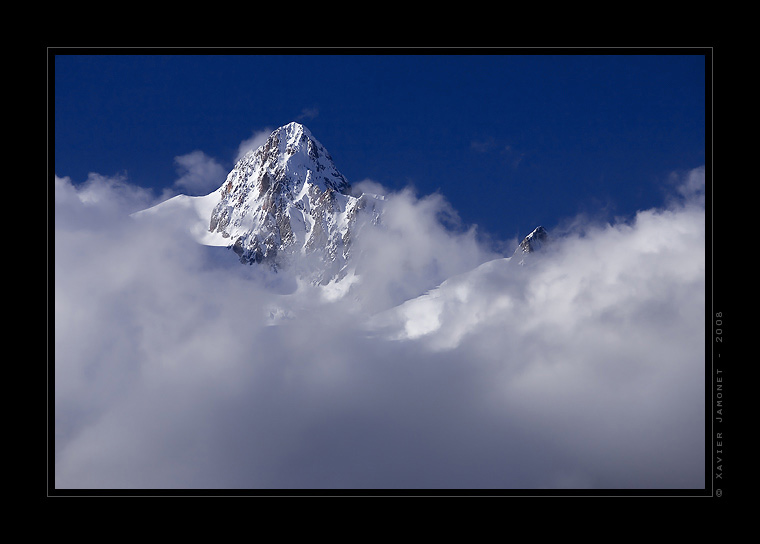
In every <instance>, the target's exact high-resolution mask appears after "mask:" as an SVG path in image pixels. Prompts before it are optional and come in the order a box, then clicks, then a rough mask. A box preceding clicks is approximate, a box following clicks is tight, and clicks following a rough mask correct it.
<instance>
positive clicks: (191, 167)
mask: <svg viewBox="0 0 760 544" xmlns="http://www.w3.org/2000/svg"><path fill="white" fill-rule="evenodd" d="M174 162H175V163H176V164H177V167H178V168H177V173H178V174H179V176H180V177H179V178H178V179H177V180H176V181H175V182H174V186H175V187H176V188H177V189H178V190H179V191H180V192H182V193H184V194H189V195H206V194H208V193H210V192H211V191H214V190H216V189H218V188H219V187H220V186H221V185H222V183H224V180H225V178H226V177H227V170H226V169H225V168H224V167H223V166H222V165H221V164H219V163H218V162H216V160H214V159H213V158H211V157H209V156H208V155H206V154H205V153H204V152H203V151H198V150H196V151H192V152H191V153H188V154H186V155H180V156H178V157H174Z"/></svg>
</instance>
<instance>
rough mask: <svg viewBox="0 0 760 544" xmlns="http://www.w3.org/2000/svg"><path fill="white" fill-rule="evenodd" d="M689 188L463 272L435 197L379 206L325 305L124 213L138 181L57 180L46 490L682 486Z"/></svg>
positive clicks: (689, 415)
mask: <svg viewBox="0 0 760 544" xmlns="http://www.w3.org/2000/svg"><path fill="white" fill-rule="evenodd" d="M699 175H700V174H699V171H695V172H692V173H690V174H689V175H687V176H685V177H682V183H681V184H680V185H679V186H681V187H682V188H683V191H682V192H681V193H679V194H680V196H679V199H678V200H674V201H673V202H672V203H671V204H670V205H669V207H667V208H663V209H655V210H646V211H642V212H640V213H639V214H638V215H637V216H636V218H635V220H633V221H630V222H628V223H620V224H610V225H591V226H589V225H586V226H584V227H583V228H577V229H575V230H573V231H571V232H568V233H566V234H565V235H563V236H561V237H560V238H559V239H555V241H554V243H552V244H548V245H547V246H546V252H545V253H544V254H534V255H532V256H533V257H534V258H533V259H531V261H530V262H529V264H528V266H525V267H519V266H502V265H503V262H499V261H495V262H493V263H491V264H488V265H485V266H484V267H481V268H479V269H478V270H477V271H476V272H472V270H473V269H475V268H476V267H477V266H478V265H479V264H481V263H483V262H485V261H487V260H489V259H492V258H494V257H496V256H494V255H491V254H490V253H489V252H488V251H486V250H484V249H482V248H481V247H479V246H478V244H477V242H476V239H475V235H474V232H473V231H472V230H468V229H463V228H461V227H459V228H457V227H455V228H451V229H447V228H444V227H443V226H442V225H441V218H448V219H447V221H448V223H450V224H452V225H456V214H455V213H454V211H453V210H452V209H451V206H450V205H449V204H448V203H447V202H446V201H445V199H444V198H443V197H442V196H440V195H431V196H428V197H425V198H417V197H415V196H414V195H412V194H411V193H409V192H401V193H390V194H387V195H386V198H387V203H388V214H387V216H386V217H385V219H384V227H383V229H380V230H374V231H369V230H367V231H365V233H366V234H367V235H366V236H364V237H363V238H362V239H361V241H360V242H358V245H357V251H358V253H359V254H360V255H361V268H360V270H359V278H360V281H359V282H357V283H355V284H354V285H353V286H352V289H351V290H350V291H349V293H348V294H347V295H346V296H344V297H342V298H334V299H332V300H328V301H325V300H324V298H323V297H321V296H319V293H320V291H319V289H318V288H316V287H311V286H304V285H300V286H299V287H298V288H296V287H295V282H293V284H292V285H293V287H292V288H289V289H286V290H282V289H281V290H280V291H279V292H280V293H283V292H284V293H286V294H278V292H277V291H276V290H272V289H268V288H266V287H265V283H266V281H269V282H272V281H274V280H275V278H274V277H273V276H269V275H267V274H266V273H264V272H262V271H261V269H259V268H257V267H252V266H243V265H240V264H239V263H238V262H237V259H236V258H235V256H234V254H232V253H231V252H229V251H227V250H225V249H223V248H206V247H203V246H198V245H196V244H195V243H193V242H192V241H191V240H189V238H188V237H187V236H186V235H185V234H183V233H182V232H181V231H174V230H172V229H170V228H167V227H166V226H160V228H158V227H159V226H158V225H153V224H151V223H148V222H136V221H132V220H130V219H128V218H127V215H126V214H127V213H128V212H129V211H133V210H132V208H133V207H134V205H135V203H136V202H140V201H141V199H142V198H144V195H143V193H142V192H141V191H140V190H139V189H136V188H131V189H130V188H126V187H122V188H121V189H120V188H118V187H121V186H120V185H119V183H116V182H115V181H113V180H112V181H110V182H104V180H98V181H93V182H92V183H91V184H90V185H89V186H85V187H81V188H75V187H73V186H72V185H71V184H70V183H69V182H68V181H67V180H65V179H56V185H55V199H56V201H55V204H56V208H55V211H56V231H55V286H54V294H55V307H54V311H55V331H54V332H55V361H54V362H55V370H56V372H55V378H56V382H55V393H56V395H55V412H56V417H55V431H56V444H55V482H56V485H57V486H58V487H96V488H103V487H117V488H121V487H126V488H129V487H144V488H153V487H158V488H174V487H180V488H182V487H196V488H204V487H212V488H214V487H217V488H234V487H243V488H268V487H269V488H271V487H275V488H288V487H291V488H309V487H316V488H331V487H332V488H336V487H337V488H355V487H364V488H382V487H392V488H436V487H443V488H478V487H494V488H536V487H539V488H540V487H545V488H554V487H591V488H634V487H645V488H649V487H671V488H689V487H694V488H701V487H702V486H703V485H704V439H705V437H704V387H705V384H704V317H705V315H704V312H705V299H704V296H705V276H704V273H705V271H704V257H705V231H704V209H703V207H702V206H701V203H700V199H699V191H698V190H697V191H694V190H691V189H690V188H693V187H697V186H698V185H699V180H698V178H699ZM702 175H704V173H702ZM692 176H696V177H692ZM687 188H689V189H688V190H687ZM695 194H696V196H695ZM95 195H97V197H96V196H95ZM103 210H108V211H109V213H104V212H103ZM117 210H118V211H121V212H123V213H121V214H119V213H115V211H117ZM227 257H229V258H227ZM457 274H460V275H459V276H457ZM447 278H451V279H450V280H449V281H448V282H447V283H446V284H445V285H444V286H443V287H442V288H441V289H440V290H438V291H435V290H434V291H431V293H430V295H429V296H428V297H427V299H421V300H420V301H416V302H414V303H409V304H408V305H406V306H404V307H403V308H402V310H399V312H400V314H399V313H394V312H390V314H389V313H386V314H382V315H383V317H384V318H385V319H386V321H385V322H384V325H385V328H384V329H371V328H370V329H369V330H368V328H367V319H369V318H371V317H372V316H373V315H374V314H375V312H376V311H378V310H385V309H388V308H390V307H392V306H393V305H395V304H398V303H399V302H401V301H403V300H405V299H407V298H409V297H415V296H417V295H419V294H421V293H423V292H425V291H426V290H430V289H433V288H434V287H435V286H436V285H438V284H439V283H440V282H441V281H443V280H445V279H447ZM279 279H283V278H279ZM286 283H287V282H286ZM273 310H279V311H281V315H283V316H286V317H285V318H283V319H277V320H275V322H274V323H276V325H275V326H271V325H272V323H273V322H272V320H271V319H270V314H271V313H272V311H273ZM389 331H390V332H392V333H393V334H392V336H393V337H395V338H399V339H398V340H388V339H387V336H388V333H389Z"/></svg>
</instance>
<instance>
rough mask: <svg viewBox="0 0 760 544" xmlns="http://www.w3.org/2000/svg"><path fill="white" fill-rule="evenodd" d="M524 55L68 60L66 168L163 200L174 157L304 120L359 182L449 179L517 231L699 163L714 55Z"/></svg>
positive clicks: (456, 199) (452, 191)
mask: <svg viewBox="0 0 760 544" xmlns="http://www.w3.org/2000/svg"><path fill="white" fill-rule="evenodd" d="M518 51H519V50H509V49H507V50H503V54H495V55H490V54H489V55H476V54H473V53H474V52H477V50H463V52H462V54H454V55H452V54H446V55H428V54H422V55H409V54H403V55H391V56H389V55H357V54H350V55H349V54H335V55H312V54H304V55H295V54H275V55H266V54H260V53H266V52H267V51H266V50H249V53H250V54H244V55H221V54H218V53H224V52H225V50H212V51H211V52H213V53H214V54H210V55H190V54H182V55H160V54H154V53H153V52H152V51H151V54H146V55H140V56H133V55H124V54H116V53H121V51H120V50H118V49H116V50H104V51H103V53H106V54H103V55H97V56H92V55H83V54H71V55H70V54H65V55H56V56H55V62H54V69H55V77H54V84H55V95H54V123H55V130H54V139H55V165H54V169H55V173H56V174H57V175H58V176H69V177H70V178H71V179H72V181H73V182H74V183H81V182H83V181H85V179H86V178H87V175H88V173H89V172H97V173H99V174H102V175H106V176H112V175H116V174H124V173H126V175H127V176H128V179H129V181H130V182H132V183H134V184H136V185H140V186H143V187H152V188H155V189H156V194H160V192H161V190H162V189H163V188H165V187H169V186H171V185H172V184H173V183H174V181H175V180H176V179H177V177H178V174H177V171H176V168H177V165H176V164H175V162H174V158H175V157H177V156H180V155H185V154H187V153H190V152H191V151H194V150H201V151H203V152H204V153H206V154H207V155H209V156H210V157H213V158H214V159H216V160H217V161H218V162H219V163H221V164H222V165H223V166H224V167H225V169H227V170H229V169H231V168H232V166H233V160H234V157H235V154H236V152H237V149H238V146H239V144H240V143H241V141H243V140H245V139H248V138H250V137H251V135H252V134H253V132H254V131H259V130H262V129H264V128H265V127H270V128H276V127H278V126H281V125H284V124H286V123H288V122H290V121H294V120H297V121H300V122H302V123H303V124H304V125H306V126H307V127H308V128H309V129H310V130H311V132H312V134H313V135H314V136H315V137H316V138H317V139H318V140H319V141H320V142H321V143H322V144H323V145H324V146H325V147H326V148H327V149H328V150H329V151H330V153H331V154H332V156H333V159H334V160H335V163H336V166H337V167H338V169H339V170H340V171H341V172H342V173H343V174H344V175H345V176H346V177H347V178H348V179H349V181H352V182H357V181H361V180H363V179H365V178H370V179H372V180H374V181H377V182H379V183H381V184H383V185H385V186H386V187H388V188H390V189H400V188H402V187H404V186H406V185H408V184H411V185H413V186H414V187H415V188H416V190H417V192H418V194H419V195H425V194H428V193H431V192H433V191H436V190H438V191H440V192H441V193H443V194H444V195H445V196H446V197H447V199H448V200H449V201H450V202H451V203H452V205H453V206H454V208H455V209H456V210H457V211H458V212H459V214H460V216H461V218H462V219H463V221H464V222H465V224H468V225H469V224H473V223H475V224H478V225H479V227H480V229H481V230H482V231H485V232H488V233H490V234H492V235H493V236H495V237H496V238H499V239H504V240H506V239H510V238H514V237H517V236H524V235H526V234H527V233H528V232H530V231H531V230H532V229H533V228H534V227H535V226H536V225H538V224H543V225H544V226H545V227H547V228H549V229H551V228H552V227H553V226H555V225H557V224H558V223H559V222H561V221H562V220H565V219H569V218H571V217H573V216H575V215H576V214H578V213H580V212H585V213H588V214H591V215H597V214H598V213H604V214H607V215H606V216H607V217H608V218H609V219H612V218H613V217H614V216H631V215H632V214H634V213H635V212H636V210H638V209H645V208H649V207H652V206H658V205H661V204H662V203H663V198H664V191H666V190H667V188H668V183H669V182H668V180H669V176H670V174H671V173H672V172H674V171H685V170H690V169H692V168H695V167H697V166H700V165H703V164H705V137H706V136H705V134H706V131H705V89H706V80H705V78H706V75H705V74H706V72H705V64H706V63H705V56H704V51H702V50H693V54H688V55H684V54H681V53H683V51H680V50H679V51H674V53H675V52H677V53H679V54H672V53H671V52H669V51H668V50H665V51H656V52H655V51H653V52H649V51H645V52H646V53H647V54H644V55H634V54H631V53H632V51H629V50H625V49H623V50H619V51H617V52H619V53H622V54H614V55H613V54H600V55H589V54H567V53H569V52H571V51H563V50H560V51H558V53H561V54H556V55H549V54H546V53H541V54H529V55H515V54H512V53H515V52H518ZM73 52H74V53H77V52H78V51H76V50H74V51H73ZM158 52H159V53H160V52H161V51H160V50H159V51H158ZM185 52H186V53H191V52H193V51H192V50H189V51H185ZM336 52H337V53H341V50H337V51H336ZM589 52H594V50H589ZM222 181H223V180H220V184H221V182H222Z"/></svg>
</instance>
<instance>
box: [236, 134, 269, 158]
mask: <svg viewBox="0 0 760 544" xmlns="http://www.w3.org/2000/svg"><path fill="white" fill-rule="evenodd" d="M270 134H272V129H271V128H264V129H262V130H260V131H254V132H253V134H252V135H251V137H250V138H248V139H247V140H243V141H242V142H240V145H239V146H238V152H237V155H235V162H237V161H239V160H240V159H242V158H243V155H245V154H246V153H248V152H249V151H251V150H252V149H258V148H259V147H260V146H262V145H264V143H265V142H266V141H267V138H269V136H270Z"/></svg>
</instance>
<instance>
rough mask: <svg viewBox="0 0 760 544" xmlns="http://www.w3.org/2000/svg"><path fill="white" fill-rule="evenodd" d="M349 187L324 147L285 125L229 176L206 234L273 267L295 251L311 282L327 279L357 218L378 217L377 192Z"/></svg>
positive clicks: (343, 255)
mask: <svg viewBox="0 0 760 544" xmlns="http://www.w3.org/2000/svg"><path fill="white" fill-rule="evenodd" d="M349 190H350V185H349V183H348V181H347V180H346V179H345V178H344V177H343V175H342V174H341V173H340V172H339V171H338V170H337V168H336V167H335V165H334V164H333V161H332V158H331V157H330V154H329V153H328V152H327V150H326V149H325V148H324V147H323V146H322V144H320V143H319V142H318V141H317V140H316V139H314V137H313V136H312V135H311V133H310V132H309V130H308V129H307V128H306V127H304V126H303V125H300V124H298V123H290V124H288V125H285V126H283V127H280V128H279V129H277V130H275V131H274V132H273V133H272V134H271V135H270V136H269V138H268V139H267V141H266V142H265V143H264V145H262V146H261V147H259V148H258V149H256V150H254V151H250V152H248V153H247V154H246V155H245V156H244V157H243V158H241V159H240V160H239V161H238V163H237V164H236V165H235V168H234V169H233V170H232V171H231V172H230V173H229V175H228V176H227V179H226V180H225V182H224V184H223V185H222V188H221V191H220V193H221V200H220V201H219V203H218V204H217V205H216V206H215V207H214V209H213V212H212V213H211V218H210V221H209V231H210V232H217V233H220V234H221V235H222V236H223V237H225V238H229V239H230V246H231V248H232V249H233V251H235V253H236V254H238V255H239V256H240V260H241V261H242V262H244V263H250V264H253V263H268V264H269V265H271V266H272V267H273V268H275V269H278V268H280V267H283V266H289V265H290V264H291V263H292V262H293V261H294V260H293V259H292V257H293V256H294V255H295V254H300V255H305V256H308V258H306V259H298V261H299V263H309V264H308V265H307V266H308V267H309V268H310V269H311V274H310V275H311V277H312V279H313V280H315V281H318V282H322V283H326V282H328V281H330V280H331V279H334V278H337V277H340V275H341V273H344V272H343V270H344V267H345V265H346V260H347V258H348V255H349V253H350V246H351V231H352V229H354V228H355V227H356V223H357V220H358V219H359V217H360V216H362V215H365V214H369V216H370V217H369V218H370V219H371V220H374V221H376V220H377V218H378V217H379V214H380V209H379V206H380V204H381V202H382V197H378V196H374V195H366V194H365V195H362V196H361V197H354V196H351V195H350V194H348V193H349ZM368 204H369V205H368ZM299 266H300V264H299ZM306 272H309V271H306Z"/></svg>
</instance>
